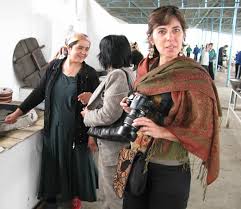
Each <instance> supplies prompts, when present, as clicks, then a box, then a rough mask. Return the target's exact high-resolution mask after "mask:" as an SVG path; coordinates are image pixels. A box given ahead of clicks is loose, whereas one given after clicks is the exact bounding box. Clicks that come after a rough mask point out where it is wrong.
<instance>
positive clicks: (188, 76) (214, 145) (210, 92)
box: [135, 57, 221, 185]
mask: <svg viewBox="0 0 241 209" xmlns="http://www.w3.org/2000/svg"><path fill="white" fill-rule="evenodd" d="M151 64H152V63H151V61H150V60H149V59H148V58H147V59H144V60H143V61H142V62H141V63H140V65H139V68H138V75H137V80H136V83H135V90H136V91H138V92H140V93H142V94H145V95H149V96H153V95H159V94H161V93H165V92H171V96H172V100H173V103H174V104H173V106H172V108H171V110H170V112H169V114H168V116H167V117H166V118H165V120H164V124H165V128H167V129H168V130H169V131H170V132H171V133H172V134H173V135H175V136H176V137H177V139H178V140H179V141H180V143H181V144H182V145H183V147H184V148H185V149H186V150H188V151H189V152H190V153H192V154H194V155H195V156H197V157H198V158H200V159H201V160H202V161H203V165H204V168H205V170H207V179H206V184H207V185H208V184H211V183H212V182H213V181H214V180H215V179H216V178H217V177H218V173H219V124H220V123H219V116H221V107H220V103H219V98H218V94H217V90H216V87H215V85H214V83H213V81H212V79H211V77H210V76H209V74H208V73H207V71H206V70H205V69H204V68H202V67H201V66H200V65H199V64H198V63H196V62H195V61H193V60H192V59H190V58H185V57H177V58H175V59H173V60H171V61H169V62H168V63H166V64H164V65H162V66H158V67H156V68H154V69H153V70H151V71H150V72H149V66H150V65H151ZM140 137H141V136H140ZM136 141H138V138H137V140H136ZM163 141H164V143H167V144H168V143H170V141H167V140H163Z"/></svg>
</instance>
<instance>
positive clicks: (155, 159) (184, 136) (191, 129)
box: [121, 6, 221, 209]
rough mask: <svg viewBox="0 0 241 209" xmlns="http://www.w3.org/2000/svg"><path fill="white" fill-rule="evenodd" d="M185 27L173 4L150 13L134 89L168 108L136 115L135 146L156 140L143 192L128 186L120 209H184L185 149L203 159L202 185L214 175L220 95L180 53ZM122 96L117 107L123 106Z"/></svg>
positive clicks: (186, 181)
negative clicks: (136, 193) (136, 192)
mask: <svg viewBox="0 0 241 209" xmlns="http://www.w3.org/2000/svg"><path fill="white" fill-rule="evenodd" d="M186 28H187V26H186V22H185V20H184V17H183V15H182V14H181V12H180V11H179V9H178V8H177V7H174V6H163V7H159V8H157V9H155V10H154V11H153V12H152V13H151V14H150V16H149V20H148V32H147V34H148V40H149V43H150V46H151V50H150V53H149V57H147V58H146V59H144V60H143V61H142V62H141V63H140V65H139V68H138V74H137V80H136V82H135V91H137V92H139V93H141V94H144V95H147V96H149V97H150V98H151V99H152V101H153V102H154V103H155V105H156V107H157V108H160V109H161V108H162V105H160V104H161V103H162V101H163V98H165V100H166V99H167V100H166V101H167V103H168V104H170V108H167V109H164V110H163V115H164V120H163V121H156V118H152V117H149V118H148V117H140V118H137V119H135V120H134V122H133V124H132V125H134V126H137V127H140V130H139V132H138V136H137V138H136V140H135V142H134V144H133V146H135V147H137V148H139V149H141V150H144V149H145V147H146V146H147V144H148V142H149V140H150V138H154V144H153V145H152V147H151V149H150V151H149V153H148V157H147V159H148V162H149V163H148V182H147V187H146V190H145V193H144V194H143V195H141V196H133V195H132V194H131V193H130V192H129V191H128V188H127V190H126V192H125V194H124V200H123V209H185V208H186V207H187V202H188V198H189V191H190V180H191V174H190V166H189V165H190V163H189V157H188V153H192V154H193V155H195V156H196V157H198V158H200V159H201V160H202V163H201V164H200V175H201V176H202V177H201V180H202V183H203V185H204V187H205V188H206V186H207V185H209V184H211V183H212V182H213V181H214V180H215V179H216V178H217V177H218V173H219V127H218V126H219V118H218V117H219V116H220V115H221V109H220V105H219V99H218V95H217V92H216V88H215V86H214V84H213V82H212V80H211V78H210V76H209V75H208V73H207V72H206V71H205V69H204V68H202V67H201V66H200V65H199V64H198V63H196V62H195V61H193V60H192V59H190V58H186V57H183V56H179V52H180V51H181V48H182V43H183V40H184V38H185V32H186ZM125 101H126V98H124V99H123V100H122V102H121V106H122V107H123V108H124V109H125V110H127V109H129V107H128V105H127V103H126V102H125ZM160 119H163V118H162V117H160ZM160 124H162V125H160Z"/></svg>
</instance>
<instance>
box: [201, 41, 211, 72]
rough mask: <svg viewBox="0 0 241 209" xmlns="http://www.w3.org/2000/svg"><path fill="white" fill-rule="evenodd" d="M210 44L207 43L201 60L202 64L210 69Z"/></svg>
mask: <svg viewBox="0 0 241 209" xmlns="http://www.w3.org/2000/svg"><path fill="white" fill-rule="evenodd" d="M209 49H210V48H209V44H206V46H205V48H204V49H203V50H202V55H201V61H200V64H201V65H202V66H203V67H204V68H205V69H206V70H207V72H209V71H208V65H209Z"/></svg>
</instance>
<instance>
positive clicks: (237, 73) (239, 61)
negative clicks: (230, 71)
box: [235, 51, 241, 79]
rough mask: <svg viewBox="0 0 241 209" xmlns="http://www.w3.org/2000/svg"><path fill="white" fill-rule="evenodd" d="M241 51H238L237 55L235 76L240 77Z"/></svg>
mask: <svg viewBox="0 0 241 209" xmlns="http://www.w3.org/2000/svg"><path fill="white" fill-rule="evenodd" d="M240 66H241V51H239V52H237V54H236V57H235V78H236V79H240V74H241V72H240V71H241V69H240Z"/></svg>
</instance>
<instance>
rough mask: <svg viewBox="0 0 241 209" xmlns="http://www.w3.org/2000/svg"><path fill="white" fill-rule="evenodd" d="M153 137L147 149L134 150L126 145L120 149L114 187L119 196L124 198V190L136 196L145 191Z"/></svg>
mask: <svg viewBox="0 0 241 209" xmlns="http://www.w3.org/2000/svg"><path fill="white" fill-rule="evenodd" d="M153 140H154V139H153V138H152V139H151V140H150V142H149V143H148V146H147V148H146V151H145V152H144V153H143V152H141V151H137V150H132V149H131V148H130V146H129V147H124V148H122V149H121V150H120V153H119V157H118V163H117V169H116V174H115V175H114V180H113V188H114V191H115V193H116V195H117V196H118V197H119V198H123V195H124V192H125V191H128V192H130V193H131V194H132V195H134V196H139V195H141V194H143V193H144V191H145V188H146V184H147V178H148V173H147V170H146V169H145V168H146V163H147V162H146V157H147V154H148V151H149V149H150V147H151V145H152V143H153Z"/></svg>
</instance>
